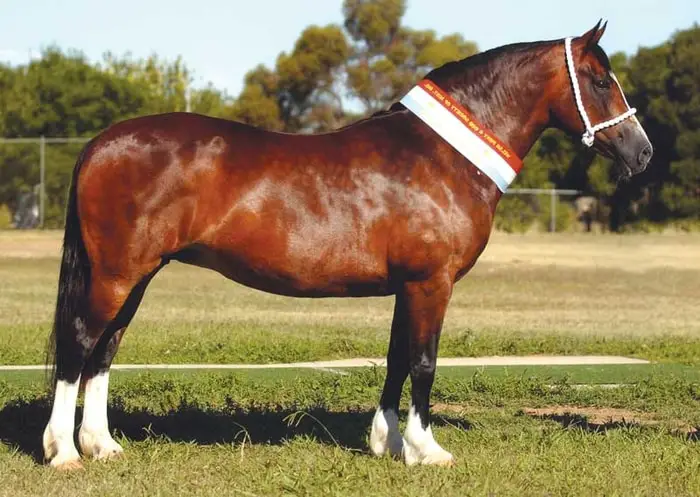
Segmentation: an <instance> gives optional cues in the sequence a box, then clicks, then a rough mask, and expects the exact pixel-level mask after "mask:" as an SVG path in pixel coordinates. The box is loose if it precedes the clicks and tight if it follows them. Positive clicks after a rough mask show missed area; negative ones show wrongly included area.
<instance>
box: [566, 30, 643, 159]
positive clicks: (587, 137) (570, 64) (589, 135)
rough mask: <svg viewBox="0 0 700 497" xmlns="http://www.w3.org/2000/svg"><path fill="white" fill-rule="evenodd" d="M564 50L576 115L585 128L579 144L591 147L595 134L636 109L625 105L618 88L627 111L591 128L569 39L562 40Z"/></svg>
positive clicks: (623, 95)
mask: <svg viewBox="0 0 700 497" xmlns="http://www.w3.org/2000/svg"><path fill="white" fill-rule="evenodd" d="M564 48H565V53H566V68H567V69H568V72H569V78H570V79H571V86H572V88H573V90H574V100H575V101H576V108H577V109H578V113H579V114H580V115H581V119H582V120H583V125H584V126H585V127H586V131H584V133H583V137H582V138H581V142H583V144H584V145H586V146H587V147H592V146H593V142H594V141H595V134H596V132H598V131H600V130H602V129H605V128H609V127H611V126H615V125H616V124H620V123H621V122H622V121H624V120H625V119H627V118H629V117H632V116H633V115H634V113H635V112H637V109H635V108H632V107H630V106H629V104H628V103H627V99H626V98H625V94H624V93H622V88H621V87H620V93H622V98H623V100H624V101H625V105H626V106H627V111H626V112H624V113H622V114H620V115H619V116H617V117H613V118H612V119H609V120H607V121H604V122H602V123H598V124H596V125H595V126H592V125H591V120H590V119H589V118H588V114H587V113H586V109H585V108H584V107H583V100H582V99H581V88H579V85H578V77H577V76H576V67H575V66H574V56H573V55H572V53H571V38H566V39H565V40H564ZM615 82H616V83H617V80H615ZM617 85H618V87H619V86H620V84H619V83H617Z"/></svg>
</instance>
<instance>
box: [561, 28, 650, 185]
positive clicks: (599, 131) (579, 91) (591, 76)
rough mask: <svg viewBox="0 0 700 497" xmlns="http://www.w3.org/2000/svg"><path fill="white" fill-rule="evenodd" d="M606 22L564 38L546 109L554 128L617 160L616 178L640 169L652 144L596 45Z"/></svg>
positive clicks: (648, 158) (635, 172)
mask: <svg viewBox="0 0 700 497" xmlns="http://www.w3.org/2000/svg"><path fill="white" fill-rule="evenodd" d="M605 26H606V25H603V26H602V27H601V26H600V22H598V24H596V26H595V27H594V28H593V29H591V30H590V31H588V32H587V33H585V34H583V35H582V36H580V37H577V38H573V39H569V40H567V41H566V43H565V47H564V50H563V52H564V57H563V59H562V58H560V57H561V53H562V52H560V51H557V53H558V54H559V56H558V57H557V58H558V61H557V62H558V63H557V64H554V65H553V67H555V68H557V70H559V73H558V74H557V77H555V78H553V84H554V85H555V87H554V88H553V89H552V94H553V95H555V98H554V99H553V104H552V107H551V109H550V111H551V114H552V116H553V118H554V121H555V124H556V125H557V127H559V128H562V129H563V130H564V131H566V132H568V133H571V134H575V135H578V136H581V135H583V140H582V141H583V143H584V144H586V145H587V146H592V147H593V148H594V149H595V150H596V151H598V152H599V153H600V154H602V155H604V156H606V157H610V158H613V159H615V160H616V163H617V167H618V173H619V175H620V176H621V177H630V176H632V175H633V174H637V173H640V172H642V171H644V169H645V168H646V167H647V164H649V160H650V159H651V156H652V152H653V149H652V146H651V143H650V142H649V138H647V135H646V133H645V132H644V129H643V128H642V126H641V125H640V124H639V121H638V120H637V118H636V117H635V116H634V112H635V110H634V109H631V108H630V107H629V105H628V104H627V99H626V98H625V95H624V93H623V91H622V86H621V85H620V83H619V82H618V80H617V78H616V77H615V75H614V74H613V71H612V68H611V67H610V62H609V60H608V57H607V55H606V54H605V52H604V51H603V49H602V48H600V46H599V45H598V41H599V40H600V38H601V37H602V36H603V33H604V32H605Z"/></svg>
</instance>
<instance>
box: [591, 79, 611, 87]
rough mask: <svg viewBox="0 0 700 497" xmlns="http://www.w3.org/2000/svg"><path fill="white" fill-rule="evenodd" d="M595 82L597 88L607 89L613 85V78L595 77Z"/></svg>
mask: <svg viewBox="0 0 700 497" xmlns="http://www.w3.org/2000/svg"><path fill="white" fill-rule="evenodd" d="M593 84H594V85H595V86H596V88H599V89H601V90H607V89H609V88H610V86H611V85H612V80H611V79H610V78H608V77H605V78H602V79H598V78H593Z"/></svg>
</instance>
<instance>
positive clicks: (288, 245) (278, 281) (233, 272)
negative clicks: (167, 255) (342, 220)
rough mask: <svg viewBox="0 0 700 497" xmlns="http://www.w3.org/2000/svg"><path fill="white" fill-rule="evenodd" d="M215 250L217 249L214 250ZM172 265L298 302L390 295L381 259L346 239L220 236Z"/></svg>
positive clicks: (266, 234)
mask: <svg viewBox="0 0 700 497" xmlns="http://www.w3.org/2000/svg"><path fill="white" fill-rule="evenodd" d="M214 247H215V248H214ZM175 259H177V260H180V261H182V262H186V263H189V264H194V265H198V266H202V267H206V268H209V269H213V270H215V271H217V272H219V273H221V274H222V275H224V276H226V277H227V278H229V279H231V280H234V281H237V282H239V283H241V284H244V285H246V286H249V287H251V288H256V289H258V290H262V291H266V292H270V293H275V294H279V295H289V296H296V297H332V296H337V297H342V296H358V297H359V296H381V295H389V294H391V293H392V292H391V290H390V285H389V278H388V274H387V265H386V260H385V258H384V259H383V258H382V257H381V256H380V255H379V254H375V253H373V252H371V251H369V250H367V249H366V248H365V249H361V248H360V247H359V245H358V244H357V240H354V241H353V240H349V239H348V240H345V239H344V237H340V238H338V237H336V238H335V239H330V235H329V238H328V239H325V240H320V239H316V238H313V237H310V238H307V239H306V240H302V237H301V235H300V237H299V239H296V240H295V236H293V235H292V234H290V233H275V232H274V230H267V231H265V230H259V231H258V232H257V233H249V234H247V236H246V234H243V235H241V234H240V233H239V234H238V236H236V235H231V236H228V237H227V236H220V237H218V238H217V240H216V242H215V243H212V244H197V245H195V246H192V247H190V248H187V249H185V250H183V251H181V252H180V253H179V254H177V256H176V257H175Z"/></svg>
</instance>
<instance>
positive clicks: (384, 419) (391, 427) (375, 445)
mask: <svg viewBox="0 0 700 497" xmlns="http://www.w3.org/2000/svg"><path fill="white" fill-rule="evenodd" d="M369 448H370V450H371V451H372V453H373V454H374V455H375V456H382V455H384V454H385V453H386V452H387V451H389V454H391V455H392V456H400V455H401V451H402V449H403V438H401V432H400V431H399V417H398V415H397V414H396V411H394V410H393V409H388V410H386V411H383V410H382V408H381V407H380V408H378V409H377V412H376V413H375V414H374V419H373V420H372V432H371V433H370V436H369Z"/></svg>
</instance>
